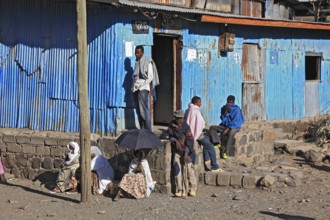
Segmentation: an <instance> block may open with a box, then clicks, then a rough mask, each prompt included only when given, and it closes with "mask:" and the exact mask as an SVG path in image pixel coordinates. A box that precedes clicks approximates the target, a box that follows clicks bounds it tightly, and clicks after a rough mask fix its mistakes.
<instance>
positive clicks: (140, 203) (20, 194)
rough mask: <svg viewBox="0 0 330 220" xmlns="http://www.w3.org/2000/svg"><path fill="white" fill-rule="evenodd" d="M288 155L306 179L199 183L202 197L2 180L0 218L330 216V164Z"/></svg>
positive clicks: (301, 218) (328, 219)
mask: <svg viewBox="0 0 330 220" xmlns="http://www.w3.org/2000/svg"><path fill="white" fill-rule="evenodd" d="M280 157H282V158H283V155H280ZM284 159H285V160H286V161H287V163H288V164H290V163H291V165H292V166H296V167H298V168H299V169H300V170H302V171H303V173H304V177H303V179H302V184H301V185H299V186H296V187H289V186H282V187H275V188H271V189H260V188H256V189H253V190H247V189H241V188H232V187H215V186H205V185H203V184H199V189H198V195H197V197H195V198H192V197H188V198H187V199H186V200H185V199H181V198H174V197H172V196H170V195H162V194H158V193H154V194H152V195H151V197H150V198H147V199H145V200H129V199H122V200H119V201H118V202H113V201H112V199H111V198H109V197H106V196H92V197H91V201H90V202H89V203H80V194H77V195H66V194H50V193H49V190H48V189H47V188H45V187H44V186H40V182H35V183H33V182H31V181H28V180H22V179H12V180H8V183H7V184H0V193H1V194H0V195H1V196H0V210H1V211H0V219H1V220H7V219H20V220H21V219H22V220H23V219H258V220H259V219H299V220H312V219H319V220H330V165H329V164H325V163H322V164H319V165H309V164H306V163H304V162H303V161H302V160H301V158H296V157H294V156H290V155H285V156H284Z"/></svg>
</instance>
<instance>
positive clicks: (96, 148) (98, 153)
mask: <svg viewBox="0 0 330 220" xmlns="http://www.w3.org/2000/svg"><path fill="white" fill-rule="evenodd" d="M91 154H95V157H96V156H98V155H102V152H101V150H100V149H99V148H98V147H96V146H92V147H91Z"/></svg>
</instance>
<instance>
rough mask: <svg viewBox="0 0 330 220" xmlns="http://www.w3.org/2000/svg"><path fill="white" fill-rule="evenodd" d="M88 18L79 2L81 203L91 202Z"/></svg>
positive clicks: (82, 3)
mask: <svg viewBox="0 0 330 220" xmlns="http://www.w3.org/2000/svg"><path fill="white" fill-rule="evenodd" d="M86 20H87V16H86V0H77V41H78V45H77V51H78V53H77V54H78V55H77V59H78V94H79V97H78V98H79V120H80V149H81V151H80V152H81V155H80V167H81V180H80V181H81V202H88V201H90V197H91V175H90V173H91V156H90V155H91V147H90V136H91V134H90V124H89V121H90V116H89V105H88V74H87V61H88V59H87V55H88V54H87V22H86Z"/></svg>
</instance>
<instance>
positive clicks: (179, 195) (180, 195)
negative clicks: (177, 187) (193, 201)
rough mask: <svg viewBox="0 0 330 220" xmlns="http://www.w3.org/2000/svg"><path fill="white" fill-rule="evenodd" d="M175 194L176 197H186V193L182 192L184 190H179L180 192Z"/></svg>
mask: <svg viewBox="0 0 330 220" xmlns="http://www.w3.org/2000/svg"><path fill="white" fill-rule="evenodd" d="M174 195H175V197H185V196H186V193H185V192H182V191H179V192H176V193H175V194H174Z"/></svg>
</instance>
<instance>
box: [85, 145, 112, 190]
mask: <svg viewBox="0 0 330 220" xmlns="http://www.w3.org/2000/svg"><path fill="white" fill-rule="evenodd" d="M91 153H92V154H95V157H94V158H93V159H92V160H91V170H94V171H96V173H97V176H98V178H99V191H98V193H100V194H102V193H103V191H104V190H105V189H106V187H107V185H108V184H109V183H110V182H111V181H112V180H113V178H114V171H113V169H112V167H111V165H110V164H109V162H108V160H107V159H106V158H104V157H103V156H102V152H101V150H100V149H99V148H98V147H96V146H92V147H91Z"/></svg>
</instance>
